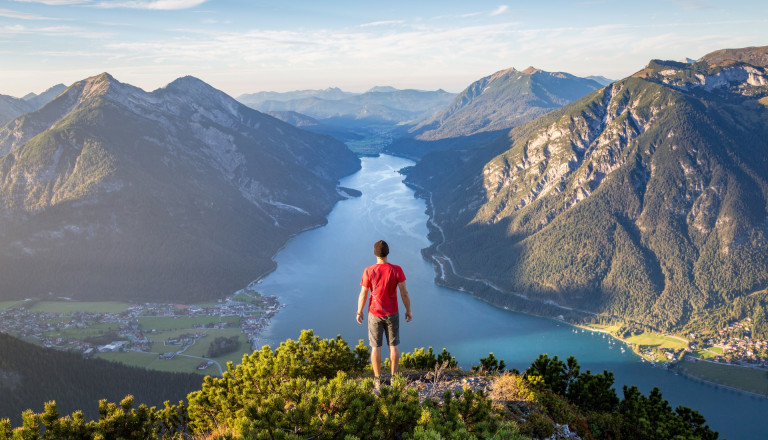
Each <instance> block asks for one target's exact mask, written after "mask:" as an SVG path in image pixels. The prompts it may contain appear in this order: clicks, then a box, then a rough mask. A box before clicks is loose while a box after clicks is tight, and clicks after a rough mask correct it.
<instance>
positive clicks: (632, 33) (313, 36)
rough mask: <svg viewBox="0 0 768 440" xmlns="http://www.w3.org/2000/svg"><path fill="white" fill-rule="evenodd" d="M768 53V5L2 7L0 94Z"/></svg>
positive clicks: (247, 86) (126, 0) (299, 0)
mask: <svg viewBox="0 0 768 440" xmlns="http://www.w3.org/2000/svg"><path fill="white" fill-rule="evenodd" d="M763 45H768V1H766V0H754V1H738V0H732V1H723V0H667V1H661V0H645V1H642V2H635V1H631V2H630V1H626V0H585V1H578V0H576V1H548V0H538V1H511V0H507V1H504V0H501V1H499V0H494V1H487V0H472V1H467V0H464V1H456V0H440V1H430V0H387V1H375V2H374V1H370V0H355V1H336V0H278V1H273V0H0V60H2V61H1V64H0V94H5V95H11V96H17V97H20V96H23V95H25V94H27V93H29V92H34V93H40V92H42V91H44V90H46V89H47V88H49V87H51V86H53V85H54V84H58V83H64V84H65V85H70V84H72V83H74V82H76V81H79V80H81V79H84V78H87V77H90V76H93V75H97V74H99V73H101V72H109V73H110V74H112V76H114V77H115V78H116V79H117V80H118V81H121V82H124V83H130V84H133V85H135V86H138V87H141V88H143V89H145V90H147V91H151V90H155V89H157V88H159V87H163V86H164V85H166V84H168V83H170V82H171V81H173V80H174V79H176V78H178V77H181V76H185V75H192V76H195V77H198V78H200V79H202V80H203V81H206V82H207V83H209V84H211V85H213V86H214V87H216V88H218V89H220V90H222V91H224V92H226V93H228V94H230V95H232V96H235V97H237V96H239V95H241V94H244V93H254V92H258V91H290V90H301V89H324V88H327V87H340V88H342V89H343V90H346V91H353V92H362V91H365V90H367V89H369V88H371V87H373V86H377V85H378V86H384V85H389V86H394V87H397V88H416V89H424V90H436V89H439V88H442V89H444V90H447V91H450V92H460V91H461V90H463V89H464V88H465V87H466V86H468V85H469V84H470V83H472V82H473V81H475V80H477V79H479V78H482V77H484V76H487V75H490V74H492V73H493V72H496V71H498V70H502V69H506V68H509V67H515V68H518V69H521V70H522V69H525V68H526V67H528V66H535V67H537V68H540V69H543V70H547V71H563V72H568V73H572V74H574V75H578V76H588V75H602V76H606V77H608V78H611V79H621V78H624V77H626V76H628V75H631V74H632V73H634V72H636V71H638V70H640V69H642V68H643V67H644V66H645V65H646V64H647V63H648V61H649V60H651V59H654V58H659V59H673V60H680V59H682V58H684V57H689V58H693V59H696V58H699V57H701V56H703V55H705V54H707V53H709V52H712V51H714V50H717V49H723V48H736V47H746V46H763Z"/></svg>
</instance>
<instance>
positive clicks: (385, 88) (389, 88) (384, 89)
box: [366, 86, 397, 93]
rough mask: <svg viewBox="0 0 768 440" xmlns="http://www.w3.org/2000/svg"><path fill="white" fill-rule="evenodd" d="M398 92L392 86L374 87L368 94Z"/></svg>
mask: <svg viewBox="0 0 768 440" xmlns="http://www.w3.org/2000/svg"><path fill="white" fill-rule="evenodd" d="M396 91H397V89H396V88H394V87H392V86H374V87H371V89H370V90H368V91H367V92H366V93H392V92H396Z"/></svg>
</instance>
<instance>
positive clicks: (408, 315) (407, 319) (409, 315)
mask: <svg viewBox="0 0 768 440" xmlns="http://www.w3.org/2000/svg"><path fill="white" fill-rule="evenodd" d="M411 319H413V313H411V312H405V322H411Z"/></svg>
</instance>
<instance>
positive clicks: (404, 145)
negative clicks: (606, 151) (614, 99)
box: [388, 67, 602, 157]
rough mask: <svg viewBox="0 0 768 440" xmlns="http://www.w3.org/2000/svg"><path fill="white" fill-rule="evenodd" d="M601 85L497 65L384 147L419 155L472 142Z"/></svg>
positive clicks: (538, 70) (523, 121)
mask: <svg viewBox="0 0 768 440" xmlns="http://www.w3.org/2000/svg"><path fill="white" fill-rule="evenodd" d="M600 87H602V85H601V84H600V83H598V82H596V81H594V80H591V79H586V78H579V77H576V76H573V75H571V74H568V73H563V72H545V71H543V70H540V69H536V68H533V67H529V68H527V69H525V70H523V71H519V70H517V69H515V68H510V69H506V70H502V71H499V72H496V73H494V74H492V75H489V76H486V77H484V78H481V79H479V80H477V81H475V82H473V83H472V84H470V85H469V87H467V88H466V89H464V91H462V92H461V93H460V94H459V95H458V96H456V98H455V99H454V100H453V102H451V104H450V105H448V106H447V107H445V108H443V109H441V111H439V112H437V113H435V114H434V115H432V116H431V117H429V118H426V119H425V120H422V121H421V122H419V123H418V124H416V125H415V126H413V127H411V128H410V129H409V130H408V133H407V134H404V136H402V138H401V139H399V140H398V141H396V142H395V143H394V144H393V145H392V146H391V147H389V148H388V150H389V151H391V152H393V153H395V154H399V155H405V156H409V157H420V156H422V155H424V154H425V153H426V152H429V151H433V150H437V149H450V148H457V146H458V147H461V146H464V147H467V146H470V145H475V144H476V143H478V142H482V141H484V140H487V139H488V138H489V137H492V136H494V135H496V133H495V132H499V131H501V130H509V129H510V128H512V127H516V126H518V125H521V124H524V123H526V122H530V121H532V120H533V119H535V118H537V117H539V116H541V115H543V114H545V113H547V112H550V111H552V110H554V109H557V108H560V107H562V106H563V105H565V104H568V103H570V102H573V101H574V100H576V99H579V98H581V97H582V96H584V95H586V94H588V93H590V92H593V91H594V90H597V89H599V88H600ZM468 137H469V138H468Z"/></svg>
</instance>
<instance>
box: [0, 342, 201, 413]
mask: <svg viewBox="0 0 768 440" xmlns="http://www.w3.org/2000/svg"><path fill="white" fill-rule="evenodd" d="M202 380H203V378H202V376H200V375H197V374H184V373H166V372H160V371H153V370H146V369H143V368H138V367H129V366H126V365H123V364H119V363H116V362H107V361H104V360H100V359H84V358H83V356H82V355H81V354H79V353H71V352H63V351H59V350H54V349H51V348H43V347H39V346H37V345H33V344H30V343H28V342H23V341H21V340H19V339H16V338H13V337H11V336H9V335H6V334H5V333H0V392H2V393H3V398H2V399H0V420H1V419H4V418H8V419H11V420H12V421H13V423H14V424H19V423H20V422H21V417H20V416H21V412H22V411H25V410H27V409H32V410H34V411H37V412H42V410H43V404H44V403H45V402H48V401H51V400H55V401H56V403H57V404H58V409H59V411H60V412H61V413H62V414H71V413H72V412H74V411H77V410H82V411H83V414H84V415H85V416H86V417H88V418H90V419H98V417H99V413H98V403H99V400H100V399H109V401H110V402H119V401H121V400H122V399H123V398H124V397H125V396H126V395H128V394H131V395H133V396H134V397H135V398H136V402H137V405H136V406H138V403H139V402H140V403H146V404H147V405H149V406H157V407H159V408H162V407H163V402H164V401H166V400H169V401H171V402H178V401H180V400H182V399H184V398H185V397H186V395H187V393H189V392H190V391H193V390H195V389H199V387H200V383H201V382H202Z"/></svg>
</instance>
